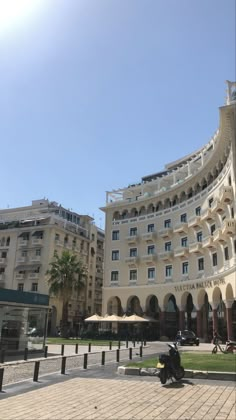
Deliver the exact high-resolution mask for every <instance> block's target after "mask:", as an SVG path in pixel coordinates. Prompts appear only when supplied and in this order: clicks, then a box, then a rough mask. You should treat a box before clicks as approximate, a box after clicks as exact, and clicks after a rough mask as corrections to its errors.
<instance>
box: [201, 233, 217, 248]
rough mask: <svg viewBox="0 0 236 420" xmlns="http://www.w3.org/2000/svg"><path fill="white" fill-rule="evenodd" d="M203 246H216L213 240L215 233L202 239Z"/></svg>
mask: <svg viewBox="0 0 236 420" xmlns="http://www.w3.org/2000/svg"><path fill="white" fill-rule="evenodd" d="M202 247H203V248H215V247H216V245H215V243H214V241H213V235H209V236H206V237H205V238H203V240H202Z"/></svg>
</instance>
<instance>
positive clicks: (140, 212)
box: [139, 206, 146, 216]
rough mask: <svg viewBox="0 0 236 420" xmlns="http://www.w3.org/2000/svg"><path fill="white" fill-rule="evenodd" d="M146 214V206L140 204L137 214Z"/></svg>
mask: <svg viewBox="0 0 236 420" xmlns="http://www.w3.org/2000/svg"><path fill="white" fill-rule="evenodd" d="M145 214H146V207H145V206H141V207H140V209H139V216H144V215H145Z"/></svg>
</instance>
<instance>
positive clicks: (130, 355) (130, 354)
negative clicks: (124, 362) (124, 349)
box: [129, 347, 132, 360]
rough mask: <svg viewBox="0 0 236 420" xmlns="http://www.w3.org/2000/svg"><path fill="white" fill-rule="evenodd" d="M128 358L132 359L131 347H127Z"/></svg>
mask: <svg viewBox="0 0 236 420" xmlns="http://www.w3.org/2000/svg"><path fill="white" fill-rule="evenodd" d="M129 360H132V347H130V348H129Z"/></svg>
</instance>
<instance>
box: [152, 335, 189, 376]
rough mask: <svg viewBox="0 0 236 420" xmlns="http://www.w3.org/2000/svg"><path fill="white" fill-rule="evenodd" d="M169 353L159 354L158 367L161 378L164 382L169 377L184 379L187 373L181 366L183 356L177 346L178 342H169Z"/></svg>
mask: <svg viewBox="0 0 236 420" xmlns="http://www.w3.org/2000/svg"><path fill="white" fill-rule="evenodd" d="M168 346H169V354H166V353H162V354H160V356H159V361H158V363H157V368H158V369H160V372H159V375H158V376H159V378H160V381H161V383H162V384H165V383H166V381H167V379H171V380H172V381H173V379H172V378H174V379H175V380H176V381H179V380H180V379H182V378H183V377H184V375H185V372H184V368H183V366H181V358H180V354H179V351H178V348H177V344H176V343H173V344H168Z"/></svg>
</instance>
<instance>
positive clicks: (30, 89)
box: [0, 0, 236, 227]
mask: <svg viewBox="0 0 236 420" xmlns="http://www.w3.org/2000/svg"><path fill="white" fill-rule="evenodd" d="M10 3H12V4H11V7H12V8H11V9H10V10H7V6H6V5H7V4H8V5H9V4H10ZM17 3H18V9H16V4H17ZM17 3H16V0H0V23H4V24H2V25H1V24H0V62H1V63H0V116H1V117H0V121H1V123H0V139H1V140H0V156H1V193H0V208H6V207H7V206H9V207H17V206H24V205H29V204H31V200H32V199H37V198H43V197H46V198H49V200H51V201H57V202H58V203H60V204H62V205H63V206H65V207H66V208H72V209H73V210H74V211H77V212H78V213H80V214H89V215H90V216H94V218H95V222H96V224H97V225H98V226H101V227H103V226H104V215H103V213H102V212H101V211H100V210H99V207H102V206H104V205H105V200H106V191H107V190H108V191H110V190H112V189H118V188H122V187H125V186H127V185H128V184H132V183H135V182H139V181H140V179H141V177H142V176H145V175H148V174H151V173H153V172H157V171H159V170H162V169H163V167H164V165H165V164H166V163H168V162H171V161H173V160H176V159H177V158H180V157H182V156H184V155H185V154H188V153H190V152H192V151H194V150H196V149H198V148H199V147H201V146H203V145H204V144H205V143H206V142H207V141H209V139H210V138H211V136H212V135H213V134H214V132H215V130H216V129H217V128H218V113H219V111H218V107H219V106H222V105H223V104H224V101H225V89H226V84H225V80H226V79H228V80H235V79H236V75H235V70H236V69H235V1H234V0H227V1H225V0H34V1H33V0H17ZM19 3H20V4H21V6H22V7H21V9H19ZM33 3H34V4H33ZM14 7H15V9H14ZM14 10H15V11H16V13H15V14H14V13H13V11H14ZM4 14H5V15H4Z"/></svg>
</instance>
